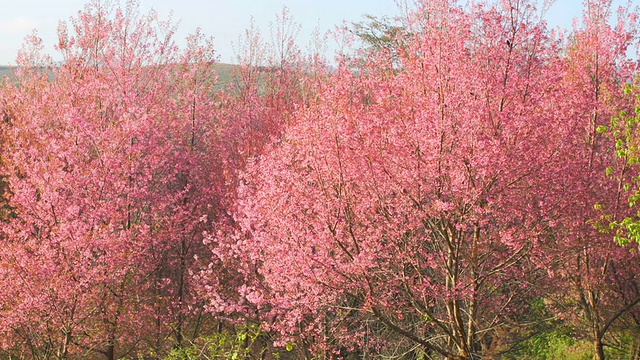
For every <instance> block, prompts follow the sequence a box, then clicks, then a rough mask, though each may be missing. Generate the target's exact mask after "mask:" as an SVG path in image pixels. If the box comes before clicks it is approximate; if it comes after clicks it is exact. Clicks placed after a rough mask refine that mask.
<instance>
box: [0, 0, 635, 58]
mask: <svg viewBox="0 0 640 360" xmlns="http://www.w3.org/2000/svg"><path fill="white" fill-rule="evenodd" d="M633 1H635V2H639V1H640V0H633ZM0 2H6V3H9V4H10V5H4V6H2V11H0V64H13V63H14V62H15V56H16V54H17V51H18V49H19V48H20V45H21V43H22V40H23V39H24V37H25V36H26V35H27V34H29V33H31V31H32V29H34V28H35V29H38V33H39V35H40V36H41V37H42V38H43V39H44V42H45V46H46V49H47V51H48V52H50V53H54V51H53V44H54V43H55V42H56V28H57V24H58V21H59V20H68V19H69V18H70V17H71V16H74V15H75V14H76V13H77V12H78V11H79V10H80V9H82V8H83V7H84V4H85V3H86V2H87V0H56V1H52V0H0ZM122 2H124V0H123V1H122ZM139 2H140V10H141V12H143V13H145V12H147V11H148V10H149V9H150V8H154V9H156V10H157V11H158V12H159V13H160V15H161V17H163V18H164V17H166V16H167V15H168V14H169V12H170V11H173V18H174V20H180V26H179V32H178V37H179V38H184V37H185V36H186V35H187V34H188V33H190V32H192V31H193V30H194V29H195V28H196V27H200V28H202V30H203V32H204V33H205V34H207V35H211V36H213V37H214V38H215V46H216V48H217V52H218V54H219V56H220V61H222V62H233V61H234V60H235V54H234V46H233V45H232V44H236V45H237V43H238V37H239V36H240V35H241V34H242V33H243V32H244V30H245V29H246V28H247V27H248V26H249V23H250V18H251V16H253V17H254V18H255V22H256V25H257V26H258V27H259V28H260V29H262V31H263V34H264V35H265V37H266V38H268V37H269V23H270V22H273V21H274V19H275V15H276V14H277V13H280V11H281V10H282V7H283V6H286V7H287V8H288V9H289V10H290V13H291V15H292V17H293V18H294V20H295V21H297V22H298V23H300V24H301V25H302V30H301V32H300V35H299V37H298V42H299V44H300V47H301V48H303V49H304V48H306V46H307V44H308V42H309V38H310V33H311V32H312V31H313V30H314V29H315V28H316V27H319V28H320V30H321V31H323V32H324V31H327V30H331V29H333V28H334V27H335V26H336V25H339V24H341V23H342V22H343V21H348V22H353V21H358V20H360V19H362V15H363V14H372V15H377V16H382V15H390V16H393V15H395V14H397V7H396V5H395V1H394V0H139ZM614 2H615V3H620V2H622V0H615V1H614ZM581 4H582V0H557V1H556V3H555V5H554V6H553V7H552V8H551V10H550V11H549V13H548V14H547V19H548V20H549V23H550V24H551V25H553V26H569V25H570V24H571V19H572V18H574V17H577V16H579V15H580V9H581ZM329 46H330V50H335V48H336V45H332V44H330V45H329Z"/></svg>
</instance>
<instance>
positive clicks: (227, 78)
mask: <svg viewBox="0 0 640 360" xmlns="http://www.w3.org/2000/svg"><path fill="white" fill-rule="evenodd" d="M215 68H216V72H217V73H218V82H219V84H220V85H219V86H220V87H223V86H225V85H227V84H228V83H230V82H231V81H232V79H233V73H234V71H235V69H237V68H238V65H234V64H224V63H218V64H215ZM14 69H15V66H6V65H0V80H1V79H4V78H5V76H8V77H9V78H11V77H12V75H13V71H14Z"/></svg>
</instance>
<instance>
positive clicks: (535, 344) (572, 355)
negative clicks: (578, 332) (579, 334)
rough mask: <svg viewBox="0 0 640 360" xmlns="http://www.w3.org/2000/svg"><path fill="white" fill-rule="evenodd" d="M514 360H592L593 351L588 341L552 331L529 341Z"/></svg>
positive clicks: (566, 333) (562, 332)
mask: <svg viewBox="0 0 640 360" xmlns="http://www.w3.org/2000/svg"><path fill="white" fill-rule="evenodd" d="M523 345H524V348H523V350H521V352H519V354H517V355H516V356H515V357H514V359H530V360H553V359H565V360H591V359H593V350H592V347H591V344H590V343H589V342H588V341H587V340H576V339H575V338H573V337H572V336H571V335H570V334H569V333H568V332H567V331H563V330H562V329H556V330H552V331H550V332H545V333H541V334H538V335H536V336H534V337H532V338H531V339H529V340H527V341H526V342H525V343H524V344H523Z"/></svg>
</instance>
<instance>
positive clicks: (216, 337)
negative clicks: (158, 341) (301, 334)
mask: <svg viewBox="0 0 640 360" xmlns="http://www.w3.org/2000/svg"><path fill="white" fill-rule="evenodd" d="M263 336H265V333H264V332H263V331H262V329H261V328H260V326H258V325H251V324H250V325H241V326H238V327H236V328H235V329H234V330H223V331H221V332H219V333H216V334H213V335H209V336H206V337H202V338H199V339H196V340H194V341H192V342H191V344H190V345H189V346H185V347H181V348H176V349H173V350H172V351H171V352H170V353H169V355H167V356H166V357H165V358H164V360H199V359H218V360H240V359H248V358H251V357H250V356H251V354H252V353H255V352H258V353H263V352H265V351H267V348H266V347H265V345H266V344H262V343H260V342H259V339H260V338H261V337H263ZM287 350H289V346H288V345H287ZM274 356H275V357H276V358H278V357H279V356H278V354H274Z"/></svg>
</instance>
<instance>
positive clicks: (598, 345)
mask: <svg viewBox="0 0 640 360" xmlns="http://www.w3.org/2000/svg"><path fill="white" fill-rule="evenodd" d="M593 357H594V359H595V360H604V359H605V357H604V345H603V344H602V338H601V337H600V335H599V334H594V340H593Z"/></svg>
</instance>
